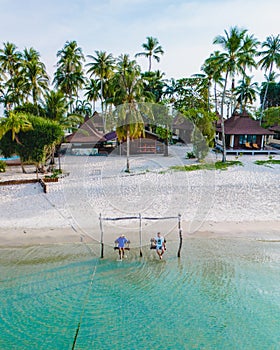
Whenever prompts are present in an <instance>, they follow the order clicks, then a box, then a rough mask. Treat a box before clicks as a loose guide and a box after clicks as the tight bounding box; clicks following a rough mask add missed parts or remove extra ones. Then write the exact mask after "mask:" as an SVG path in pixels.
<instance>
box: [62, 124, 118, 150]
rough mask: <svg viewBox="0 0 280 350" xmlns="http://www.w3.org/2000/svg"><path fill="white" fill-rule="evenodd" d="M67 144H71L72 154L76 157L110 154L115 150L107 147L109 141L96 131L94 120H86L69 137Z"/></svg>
mask: <svg viewBox="0 0 280 350" xmlns="http://www.w3.org/2000/svg"><path fill="white" fill-rule="evenodd" d="M66 142H67V143H70V144H71V153H72V154H74V155H97V154H108V153H110V152H111V151H112V150H113V149H114V147H107V140H106V138H105V137H104V134H103V133H102V132H100V131H98V130H97V129H96V127H95V124H94V119H93V118H91V119H88V120H86V121H85V122H84V123H83V124H82V125H81V126H80V127H79V129H78V130H77V131H76V132H74V133H73V134H71V135H68V136H67V137H66Z"/></svg>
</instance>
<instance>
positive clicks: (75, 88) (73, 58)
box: [53, 41, 85, 112]
mask: <svg viewBox="0 0 280 350" xmlns="http://www.w3.org/2000/svg"><path fill="white" fill-rule="evenodd" d="M57 57H58V58H59V60H58V62H57V70H56V71H55V73H54V80H53V83H54V86H55V87H56V88H57V89H60V90H61V91H62V92H64V93H65V95H66V96H67V100H68V103H69V106H70V112H71V110H72V105H73V99H74V97H76V98H78V93H79V89H81V88H82V86H83V84H84V82H85V77H84V72H83V62H84V61H85V57H84V55H83V52H82V49H81V48H80V47H78V45H77V42H76V41H67V42H66V43H65V45H64V47H63V48H62V49H61V50H59V51H58V52H57Z"/></svg>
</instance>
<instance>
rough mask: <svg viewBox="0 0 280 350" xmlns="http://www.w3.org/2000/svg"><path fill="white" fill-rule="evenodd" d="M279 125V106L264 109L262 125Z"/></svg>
mask: <svg viewBox="0 0 280 350" xmlns="http://www.w3.org/2000/svg"><path fill="white" fill-rule="evenodd" d="M273 125H280V107H271V108H268V109H266V110H265V111H264V117H263V126H264V127H269V126H273Z"/></svg>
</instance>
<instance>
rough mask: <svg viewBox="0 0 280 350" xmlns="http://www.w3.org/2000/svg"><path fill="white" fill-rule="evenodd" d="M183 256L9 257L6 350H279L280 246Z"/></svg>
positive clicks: (215, 247)
mask: <svg viewBox="0 0 280 350" xmlns="http://www.w3.org/2000/svg"><path fill="white" fill-rule="evenodd" d="M176 251H177V244H175V243H174V244H173V243H168V250H167V252H166V254H165V257H164V260H163V261H160V260H159V259H158V258H157V257H156V256H155V252H154V251H151V250H149V249H148V248H147V249H144V251H143V257H142V258H140V257H139V251H137V250H135V251H130V252H129V255H128V258H127V259H126V260H125V261H122V262H119V261H116V258H117V256H116V252H114V251H113V249H112V248H111V247H106V249H105V258H104V259H103V260H101V259H99V258H98V254H99V246H97V245H91V246H88V245H84V244H79V245H52V246H35V247H25V248H2V249H1V252H0V253H1V254H0V262H1V264H0V300H1V309H0V317H1V319H0V349H72V348H73V344H74V343H75V346H74V348H75V349H141V350H143V349H147V350H148V349H207V350H208V349H246V350H249V349H252V350H253V349H254V350H257V349H260V350H265V349H280V331H279V330H280V278H279V277H280V242H275V241H274V242H272V241H270V242H269V241H248V240H232V239H231V240H229V239H199V238H190V239H187V240H185V241H184V245H183V250H182V256H181V258H180V259H178V258H177V257H176ZM75 336H76V342H75Z"/></svg>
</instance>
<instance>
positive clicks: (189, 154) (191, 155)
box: [186, 152, 195, 159]
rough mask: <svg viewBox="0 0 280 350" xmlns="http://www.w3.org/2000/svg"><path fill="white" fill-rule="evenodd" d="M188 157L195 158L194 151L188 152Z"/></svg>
mask: <svg viewBox="0 0 280 350" xmlns="http://www.w3.org/2000/svg"><path fill="white" fill-rule="evenodd" d="M186 158H188V159H193V158H195V155H194V153H193V152H187V155H186Z"/></svg>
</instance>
